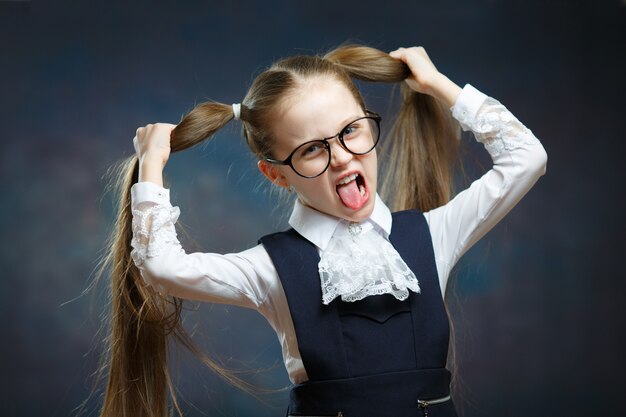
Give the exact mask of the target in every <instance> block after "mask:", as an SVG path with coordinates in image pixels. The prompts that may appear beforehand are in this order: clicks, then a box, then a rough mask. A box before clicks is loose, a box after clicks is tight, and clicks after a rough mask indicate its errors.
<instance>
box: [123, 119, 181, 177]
mask: <svg viewBox="0 0 626 417" xmlns="http://www.w3.org/2000/svg"><path fill="white" fill-rule="evenodd" d="M175 127H176V125H173V124H170V123H155V124H148V125H146V126H144V127H140V128H138V129H137V132H136V135H135V137H134V138H133V145H134V147H135V153H136V154H137V158H138V159H139V163H140V164H141V163H143V162H144V161H145V160H154V161H158V162H160V163H161V167H162V168H163V167H165V164H166V163H167V160H168V159H169V157H170V135H171V133H172V130H174V128H175Z"/></svg>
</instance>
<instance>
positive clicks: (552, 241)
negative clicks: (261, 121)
mask: <svg viewBox="0 0 626 417" xmlns="http://www.w3.org/2000/svg"><path fill="white" fill-rule="evenodd" d="M625 14H626V5H625V2H624V1H621V2H620V1H618V0H610V1H588V2H576V1H563V0H561V1H541V2H538V1H519V0H515V1H504V0H502V1H496V0H481V1H478V0H472V1H467V0H443V1H437V2H435V1H431V2H428V1H389V2H380V1H378V2H375V1H371V0H363V1H344V2H341V1H328V0H322V1H316V2H287V1H258V2H252V1H250V2H241V1H223V2H208V1H207V2H199V1H187V2H177V3H175V2H173V1H172V2H164V1H135V2H112V1H106V2H105V1H82V2H79V1H57V2H54V3H53V2H45V1H38V0H35V1H32V2H26V1H0V47H1V55H0V75H1V77H0V97H1V101H0V115H1V116H0V117H1V122H0V150H1V154H0V156H1V163H0V181H1V188H0V191H1V192H0V198H1V199H2V200H1V201H2V203H1V205H0V213H1V216H0V222H1V229H0V230H2V250H1V252H0V262H1V264H0V267H1V271H2V278H1V279H0V312H1V313H2V318H3V319H2V323H3V325H2V332H1V339H0V340H1V342H0V375H1V379H0V415H2V416H12V417H22V416H24V417H26V416H62V417H64V416H71V415H75V414H76V411H73V410H74V409H75V407H77V406H79V405H80V403H81V402H82V401H84V400H85V399H86V398H87V397H88V395H89V392H90V389H91V387H92V385H93V383H94V380H93V378H92V373H93V372H94V371H95V370H96V362H97V357H98V353H99V352H100V351H101V349H102V335H97V334H96V331H97V329H98V327H99V326H100V318H99V317H100V315H101V314H102V312H103V311H104V306H103V300H104V294H105V290H106V288H105V286H104V285H101V286H100V287H97V288H96V289H95V290H94V291H92V292H90V293H88V294H86V295H81V293H82V291H83V290H85V289H86V288H87V286H88V284H89V282H90V281H91V280H92V279H93V271H94V268H95V266H96V262H97V260H98V259H99V257H100V256H101V255H102V253H103V250H105V249H106V248H105V247H104V245H105V239H106V236H107V233H108V232H109V230H110V229H111V224H112V221H113V200H112V196H111V194H110V193H108V194H107V193H105V185H106V178H105V174H106V172H107V169H108V168H109V167H110V166H111V165H113V164H114V163H115V162H116V161H118V160H120V159H122V158H126V157H128V156H130V155H132V154H133V152H134V150H133V146H132V138H133V136H134V133H135V130H136V128H137V127H138V126H143V125H145V124H147V123H154V122H170V123H177V122H178V121H179V120H180V117H181V116H182V115H183V114H184V113H185V112H186V111H188V110H190V109H191V108H192V107H193V105H194V103H199V102H201V101H203V100H205V99H206V98H211V99H215V100H217V101H221V102H224V103H232V102H238V101H240V99H241V98H242V97H243V95H244V94H245V91H246V89H247V87H248V86H249V85H250V82H251V80H252V78H253V77H254V76H255V75H257V74H258V73H259V72H260V71H261V70H262V69H263V68H265V67H266V66H268V65H269V64H270V63H271V62H272V61H273V60H275V59H277V58H280V57H283V56H286V55H291V54H296V53H315V52H318V51H323V50H326V49H328V48H331V47H333V46H335V45H337V44H339V43H341V42H344V41H346V40H352V41H357V42H364V43H367V44H369V45H372V46H376V47H378V48H380V49H383V50H387V51H391V50H393V49H396V48H397V47H399V46H413V45H421V46H424V47H425V48H426V51H427V52H428V53H429V55H430V57H431V58H432V60H433V62H434V63H435V65H436V66H437V68H438V69H439V70H440V71H441V72H442V73H444V74H446V75H447V76H448V77H449V78H451V79H452V80H453V81H455V82H456V83H457V84H459V85H461V86H463V85H464V84H465V83H471V84H472V85H474V86H476V87H477V88H478V89H480V90H481V91H483V92H485V93H486V94H488V95H491V96H493V97H495V98H497V99H498V100H500V101H501V102H502V103H503V104H504V105H505V106H507V107H508V108H509V109H510V110H511V111H512V112H513V114H515V115H516V116H517V117H518V118H519V119H520V120H521V121H522V122H523V123H524V124H525V125H526V126H527V127H529V128H530V129H531V130H533V132H534V133H535V134H536V135H537V137H538V138H539V139H540V140H541V141H542V143H543V145H544V147H545V148H546V150H547V153H548V160H549V161H548V167H547V173H546V175H545V176H543V177H542V178H541V179H540V180H539V182H538V183H537V184H536V186H535V187H534V188H533V189H532V190H531V192H530V193H529V194H528V195H527V196H526V197H525V198H524V199H523V200H522V201H521V202H520V203H519V204H518V206H516V207H515V208H514V209H513V210H512V211H511V213H510V214H509V215H508V216H507V217H506V218H505V219H504V220H503V221H502V222H500V223H499V224H498V225H497V226H496V227H495V228H494V229H493V230H492V231H491V232H490V233H489V234H488V235H487V236H486V237H485V238H484V239H482V240H481V241H480V242H479V243H478V244H477V245H475V246H474V247H473V248H472V249H471V250H470V251H469V252H468V253H467V254H466V255H465V257H464V258H463V259H462V260H461V262H460V263H459V264H458V265H457V267H456V268H455V271H454V272H453V275H452V276H451V280H452V281H451V285H452V286H455V287H456V293H457V294H458V298H457V299H450V300H449V302H450V305H451V306H452V307H453V310H454V320H455V325H456V328H457V329H458V330H457V332H458V333H457V346H458V347H457V349H458V355H459V367H460V372H461V376H462V378H463V383H464V384H463V398H464V399H465V401H464V407H463V409H464V411H465V416H468V417H469V416H472V417H478V416H494V417H495V416H498V417H500V416H507V417H513V416H524V417H528V416H569V417H573V416H585V417H589V416H620V415H622V416H623V415H625V414H624V413H625V412H624V411H623V410H624V405H623V403H622V402H621V394H623V391H624V388H625V385H626V384H624V382H623V381H624V371H626V367H625V355H624V340H625V339H626V338H625V337H624V336H625V326H626V319H625V310H626V309H625V307H624V305H625V303H624V301H623V297H624V290H626V284H625V282H624V279H625V278H626V274H624V272H623V271H624V265H623V262H624V259H625V256H626V253H625V248H626V245H625V244H624V237H625V231H626V228H625V222H624V212H625V201H626V199H625V197H624V192H625V187H624V180H625V179H626V178H625V171H624V151H625V146H624V142H625V140H626V135H625V133H626V129H625V122H624V120H625V117H626V116H625V114H626V112H625V110H626V108H625V106H624V93H625V88H624V87H625V82H624V74H626V64H625V56H626V48H625V46H626V36H625V32H626V19H625ZM387 93H388V89H386V88H378V87H376V88H373V87H366V90H365V94H366V100H368V103H372V104H370V107H372V108H378V109H380V110H381V111H383V112H384V111H385V109H386V108H387V107H386V106H387V95H386V94H387ZM239 131H240V126H239V125H238V124H237V123H233V124H232V125H231V126H229V127H228V128H227V129H225V130H224V131H223V132H220V133H219V134H218V135H217V137H216V140H215V141H213V142H212V143H210V144H208V145H207V146H203V147H198V148H196V149H193V150H189V151H187V152H183V153H177V154H174V155H173V156H172V158H171V159H170V161H169V163H168V165H167V168H166V181H167V184H169V186H170V188H171V194H172V202H173V204H174V205H177V206H179V207H180V208H181V212H182V215H181V218H180V225H181V226H185V229H186V230H187V231H188V234H187V235H184V234H181V236H180V238H181V240H182V241H183V244H184V247H185V248H186V250H187V251H188V252H193V251H205V252H211V251H215V252H229V251H239V250H243V249H245V248H248V247H250V246H252V245H254V244H256V241H257V239H258V238H259V237H260V236H262V235H263V234H265V233H268V232H271V231H275V230H279V229H282V228H284V227H285V226H286V221H285V220H286V214H285V212H284V211H280V210H276V209H275V200H274V199H273V197H272V196H269V195H268V193H267V189H266V188H265V187H259V184H261V178H260V175H259V174H258V173H257V171H256V167H255V165H254V161H253V159H252V157H251V154H250V153H249V152H248V151H247V149H246V148H245V147H244V145H243V144H242V140H241V139H240V136H239V135H240V133H239ZM464 140H465V141H466V143H467V148H466V149H467V150H468V153H467V158H466V166H467V168H468V175H469V178H468V181H471V180H474V179H476V178H478V177H479V176H480V175H482V173H483V172H485V170H486V169H488V168H489V166H490V163H491V160H490V158H489V156H488V154H487V153H486V151H484V149H483V148H482V145H480V144H477V143H476V142H475V141H474V140H473V137H471V136H465V139H464ZM468 183H469V182H466V184H468ZM190 307H193V306H192V305H190ZM185 322H186V324H187V325H188V327H189V328H190V329H195V336H196V340H197V341H198V343H199V344H200V345H201V346H202V347H203V348H204V349H205V351H207V352H213V353H214V354H216V355H219V357H220V358H221V359H222V360H223V361H224V362H225V363H226V364H227V366H229V367H232V368H236V369H243V370H249V371H251V373H249V374H246V375H245V377H246V378H247V379H248V380H249V381H252V382H254V383H256V384H259V385H261V386H263V387H266V388H281V387H285V386H287V385H288V383H289V381H288V379H287V375H286V372H285V370H284V367H283V364H282V359H281V354H280V348H279V344H278V341H277V339H276V336H275V334H274V332H273V330H272V329H271V328H270V326H269V325H268V324H267V323H266V322H265V320H264V319H263V318H262V317H261V316H260V315H259V314H257V313H256V312H254V311H251V310H245V309H241V308H235V307H229V306H222V305H208V304H205V305H201V306H199V308H198V312H190V313H189V314H187V315H186V318H185ZM179 363H180V367H179V373H178V378H177V381H178V388H179V390H180V395H181V397H182V400H183V402H182V406H183V408H184V410H185V412H186V415H188V416H204V415H210V416H251V415H254V416H283V415H284V412H285V405H286V398H287V392H286V391H283V392H278V393H276V394H274V395H269V396H264V397H263V402H260V401H258V400H256V399H254V398H253V397H251V396H250V395H248V394H246V393H244V392H242V391H238V390H236V389H233V388H231V387H229V386H228V385H226V384H225V383H224V382H222V381H221V380H219V379H218V378H217V377H216V376H215V375H213V374H212V373H211V372H210V371H208V370H207V369H206V368H204V367H202V366H201V365H200V364H199V363H198V362H197V361H196V360H195V359H194V358H190V357H189V355H187V354H185V353H184V352H183V353H181V359H180V361H179ZM257 369H263V370H262V371H261V372H255V370H257ZM100 400H101V399H100V397H99V393H98V392H97V393H96V394H95V395H94V396H93V397H92V398H91V399H90V400H89V401H87V403H86V408H85V409H84V410H83V411H84V413H85V415H96V410H97V407H98V404H99V403H100Z"/></svg>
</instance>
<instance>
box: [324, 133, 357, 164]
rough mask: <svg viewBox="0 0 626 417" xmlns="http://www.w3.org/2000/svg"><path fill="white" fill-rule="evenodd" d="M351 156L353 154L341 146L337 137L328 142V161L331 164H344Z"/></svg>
mask: <svg viewBox="0 0 626 417" xmlns="http://www.w3.org/2000/svg"><path fill="white" fill-rule="evenodd" d="M335 139H337V138H335ZM353 156H354V155H353V154H351V153H350V152H348V151H347V150H346V149H345V148H344V147H343V146H341V142H339V139H337V140H333V141H332V142H330V163H331V164H332V165H333V166H341V165H345V164H347V163H348V162H350V161H351V160H352V158H353Z"/></svg>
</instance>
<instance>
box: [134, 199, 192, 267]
mask: <svg viewBox="0 0 626 417" xmlns="http://www.w3.org/2000/svg"><path fill="white" fill-rule="evenodd" d="M132 214H133V221H132V230H133V237H132V240H131V242H130V245H131V246H132V247H133V250H132V251H131V252H130V255H131V257H132V259H133V262H134V263H135V265H137V267H141V266H143V264H144V262H145V260H146V259H147V258H153V257H157V256H159V255H160V254H161V253H162V252H163V251H164V250H165V249H166V248H172V247H175V248H178V249H180V250H182V247H181V245H180V242H179V241H178V238H177V234H176V229H175V226H174V224H175V223H176V221H177V220H178V217H179V216H180V209H179V208H178V207H171V206H166V205H162V204H157V203H152V205H148V206H146V205H144V206H143V207H141V208H136V209H133V210H132Z"/></svg>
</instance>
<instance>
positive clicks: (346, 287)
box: [318, 229, 420, 304]
mask: <svg viewBox="0 0 626 417" xmlns="http://www.w3.org/2000/svg"><path fill="white" fill-rule="evenodd" d="M338 235H339V236H338ZM318 268H319V274H320V279H321V286H322V302H323V303H324V304H329V303H330V302H331V301H332V300H334V299H335V298H336V297H339V296H340V297H341V299H342V300H343V301H358V300H361V299H363V298H365V297H367V296H370V295H380V294H392V295H393V296H394V297H396V298H397V299H398V300H405V299H406V298H407V297H408V296H409V290H411V291H414V292H417V293H419V292H420V288H419V283H418V280H417V278H416V277H415V274H414V273H413V271H411V269H410V268H409V267H408V266H407V264H406V263H405V262H404V260H402V258H401V257H400V254H398V252H397V251H396V250H395V248H394V247H393V246H392V245H391V243H390V242H389V241H387V240H386V239H385V238H383V237H382V236H381V235H380V233H378V232H376V231H375V230H373V229H371V230H370V231H368V232H364V233H362V234H360V235H358V236H349V235H344V236H342V235H341V233H335V235H333V237H332V238H331V241H330V242H329V245H328V247H327V248H326V249H325V250H324V251H323V252H322V254H321V255H320V263H319V265H318Z"/></svg>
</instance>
